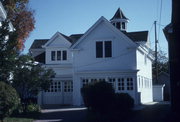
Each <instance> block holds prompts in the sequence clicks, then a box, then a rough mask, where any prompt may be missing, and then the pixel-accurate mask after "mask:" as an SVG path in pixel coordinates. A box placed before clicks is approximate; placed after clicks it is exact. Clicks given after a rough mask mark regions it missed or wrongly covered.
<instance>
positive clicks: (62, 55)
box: [51, 50, 67, 61]
mask: <svg viewBox="0 0 180 122" xmlns="http://www.w3.org/2000/svg"><path fill="white" fill-rule="evenodd" d="M62 60H63V61H65V60H67V51H66V50H63V51H61V50H58V51H51V61H62Z"/></svg>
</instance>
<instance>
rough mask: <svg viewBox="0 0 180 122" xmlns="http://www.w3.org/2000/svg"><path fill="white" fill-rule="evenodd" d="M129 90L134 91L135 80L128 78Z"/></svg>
mask: <svg viewBox="0 0 180 122" xmlns="http://www.w3.org/2000/svg"><path fill="white" fill-rule="evenodd" d="M127 90H133V78H127Z"/></svg>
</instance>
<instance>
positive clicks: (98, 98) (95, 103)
mask: <svg viewBox="0 0 180 122" xmlns="http://www.w3.org/2000/svg"><path fill="white" fill-rule="evenodd" d="M81 93H82V96H83V100H84V105H85V106H86V107H88V109H89V110H92V111H96V112H101V113H102V112H106V111H108V110H109V109H110V108H111V106H112V104H113V98H114V89H113V88H112V86H111V84H109V83H107V82H96V83H93V84H89V85H86V86H85V87H83V88H81Z"/></svg>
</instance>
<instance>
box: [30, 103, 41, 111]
mask: <svg viewBox="0 0 180 122" xmlns="http://www.w3.org/2000/svg"><path fill="white" fill-rule="evenodd" d="M27 112H40V106H39V105H37V104H30V105H28V106H27Z"/></svg>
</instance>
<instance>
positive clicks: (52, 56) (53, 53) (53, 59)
mask: <svg viewBox="0 0 180 122" xmlns="http://www.w3.org/2000/svg"><path fill="white" fill-rule="evenodd" d="M55 55H56V52H55V51H51V60H52V61H55Z"/></svg>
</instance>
